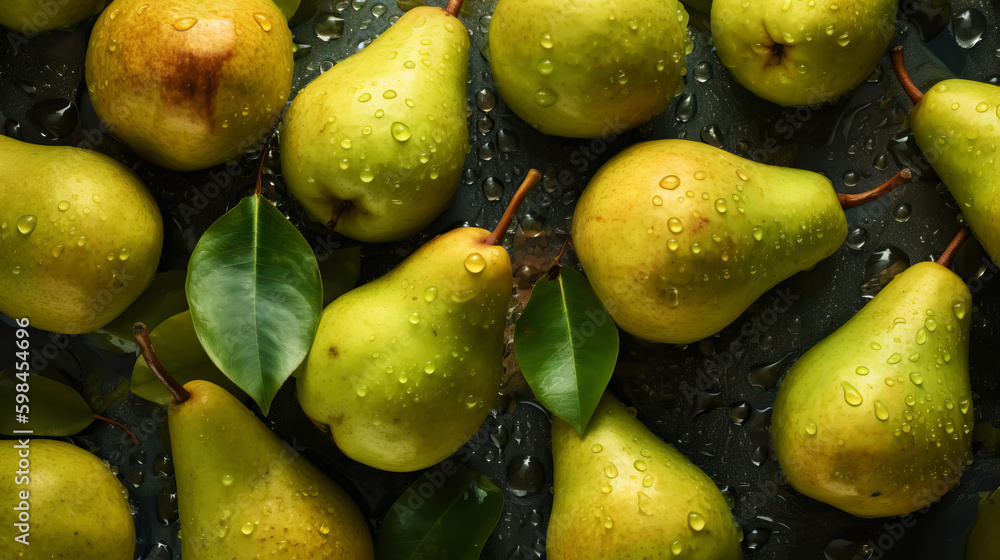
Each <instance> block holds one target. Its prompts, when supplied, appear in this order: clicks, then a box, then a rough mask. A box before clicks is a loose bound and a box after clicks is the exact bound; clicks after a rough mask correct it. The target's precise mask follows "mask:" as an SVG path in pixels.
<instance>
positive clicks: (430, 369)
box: [424, 362, 434, 375]
mask: <svg viewBox="0 0 1000 560" xmlns="http://www.w3.org/2000/svg"><path fill="white" fill-rule="evenodd" d="M424 373H426V374H427V375H430V374H432V373H434V362H427V363H426V364H424Z"/></svg>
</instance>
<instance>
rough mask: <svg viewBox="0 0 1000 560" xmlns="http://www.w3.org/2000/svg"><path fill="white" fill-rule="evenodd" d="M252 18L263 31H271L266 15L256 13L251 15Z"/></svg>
mask: <svg viewBox="0 0 1000 560" xmlns="http://www.w3.org/2000/svg"><path fill="white" fill-rule="evenodd" d="M253 19H254V21H256V22H257V25H259V26H260V28H261V29H263V30H264V31H265V32H268V31H271V22H270V20H268V19H267V15H265V14H261V13H256V14H254V15H253Z"/></svg>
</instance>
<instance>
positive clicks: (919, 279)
mask: <svg viewBox="0 0 1000 560" xmlns="http://www.w3.org/2000/svg"><path fill="white" fill-rule="evenodd" d="M971 297H972V296H971V295H970V294H969V290H968V288H966V286H965V284H964V283H963V282H962V280H961V279H960V278H959V277H958V276H956V275H955V274H954V273H952V272H951V271H949V270H948V269H947V268H945V267H943V266H941V265H939V264H937V263H933V262H922V263H918V264H915V265H913V266H911V267H910V268H908V269H906V270H905V271H903V272H901V273H900V274H899V275H898V276H896V277H895V278H894V279H893V280H892V281H891V282H890V283H889V284H887V285H886V287H885V288H884V289H883V290H882V291H881V292H879V293H878V295H876V296H875V298H874V299H872V300H871V301H870V302H868V304H867V305H865V306H864V307H863V308H862V309H861V311H859V312H858V314H857V315H855V316H854V317H853V318H851V320H849V321H848V322H847V323H844V325H843V326H842V327H840V328H839V329H837V330H836V331H835V332H834V333H833V334H831V335H830V336H828V337H826V338H824V339H823V340H822V341H821V342H820V343H819V344H817V345H816V346H814V347H812V348H811V349H810V350H809V351H808V352H806V353H805V354H803V355H802V357H801V358H799V359H798V361H797V362H795V364H794V365H793V366H792V367H791V369H789V370H788V373H787V374H786V375H785V378H784V380H783V381H782V383H781V386H780V387H779V390H778V396H777V399H776V400H775V403H774V412H773V416H772V420H771V438H772V443H773V446H774V453H775V456H776V457H777V459H778V463H779V464H780V465H781V468H782V470H783V471H784V473H785V475H786V476H787V477H788V480H789V482H790V483H791V484H792V487H794V488H795V489H796V490H798V491H799V492H801V493H803V494H805V495H806V496H809V497H812V498H815V499H817V500H820V501H822V502H826V503H828V504H830V505H833V506H835V507H838V508H840V509H842V510H844V511H846V512H848V513H850V514H852V515H856V516H859V517H883V516H891V515H903V514H906V513H909V512H912V511H916V510H918V509H921V508H923V507H925V506H927V505H928V504H930V503H932V502H934V501H935V500H937V499H938V498H940V497H941V495H942V494H943V493H944V492H945V491H947V490H948V489H950V488H951V487H953V486H955V485H957V484H958V480H959V477H960V476H961V474H962V471H963V470H964V469H965V465H966V461H967V459H968V458H969V457H970V453H969V446H970V444H971V439H972V436H971V435H970V434H971V431H972V425H973V422H974V418H973V414H972V392H971V390H970V388H969V362H968V359H969V323H970V319H971V317H972V301H971Z"/></svg>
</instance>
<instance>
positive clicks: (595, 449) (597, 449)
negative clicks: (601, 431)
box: [590, 443, 604, 453]
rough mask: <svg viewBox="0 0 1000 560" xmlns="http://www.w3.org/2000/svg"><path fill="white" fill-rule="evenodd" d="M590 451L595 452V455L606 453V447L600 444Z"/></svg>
mask: <svg viewBox="0 0 1000 560" xmlns="http://www.w3.org/2000/svg"><path fill="white" fill-rule="evenodd" d="M590 450H591V451H593V452H594V453H600V452H601V451H604V446H603V445H601V444H599V443H595V444H594V445H592V446H590Z"/></svg>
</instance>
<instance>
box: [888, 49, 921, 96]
mask: <svg viewBox="0 0 1000 560" xmlns="http://www.w3.org/2000/svg"><path fill="white" fill-rule="evenodd" d="M890 56H891V57H892V69H893V70H895V71H896V78H898V79H899V85H901V86H903V90H904V91H906V94H907V95H909V96H910V101H912V102H913V104H914V105H916V104H917V103H919V102H920V100H921V99H923V97H924V94H923V92H921V91H920V90H919V89H918V88H917V86H916V85H915V84H914V83H913V80H912V79H911V78H910V74H909V73H908V72H907V71H906V65H904V64H903V47H902V46H898V47H895V48H893V49H892V54H891V55H890Z"/></svg>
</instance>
